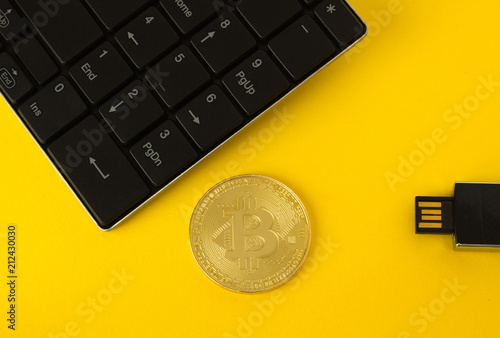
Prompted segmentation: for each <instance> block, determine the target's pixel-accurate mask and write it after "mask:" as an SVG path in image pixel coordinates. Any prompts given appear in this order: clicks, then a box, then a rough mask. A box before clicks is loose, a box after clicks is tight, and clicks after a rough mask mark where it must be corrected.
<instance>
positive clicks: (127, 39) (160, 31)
mask: <svg viewBox="0 0 500 338" xmlns="http://www.w3.org/2000/svg"><path fill="white" fill-rule="evenodd" d="M178 39H179V37H178V36H177V34H176V33H175V31H174V29H173V28H172V27H171V26H170V25H169V24H168V22H167V20H165V18H164V17H163V15H161V13H160V11H159V10H158V9H156V8H154V7H151V8H149V9H147V10H146V11H145V12H144V13H142V14H141V15H139V16H138V17H137V18H136V19H134V20H133V21H132V22H130V23H129V24H128V25H127V26H125V27H124V28H123V29H122V30H120V31H119V32H118V33H117V34H116V40H117V41H118V43H119V44H120V46H121V47H122V48H123V49H124V50H125V52H126V53H127V55H128V56H129V57H130V59H131V60H132V61H133V62H134V64H135V65H136V66H137V68H143V67H144V66H146V65H147V64H149V63H150V62H151V61H153V60H154V59H156V58H157V57H158V56H159V55H160V54H162V53H163V52H165V51H166V50H168V49H169V48H171V47H172V46H173V45H174V44H175V43H176V42H177V40H178Z"/></svg>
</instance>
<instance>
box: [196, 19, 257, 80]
mask: <svg viewBox="0 0 500 338" xmlns="http://www.w3.org/2000/svg"><path fill="white" fill-rule="evenodd" d="M191 43H192V44H193V45H194V46H195V48H196V49H197V50H198V52H199V53H200V54H201V56H202V57H203V58H204V59H205V61H206V62H207V63H208V65H209V66H210V68H212V70H213V71H214V72H215V73H220V72H222V71H223V70H224V69H226V68H227V67H229V66H230V65H231V64H232V63H233V62H235V61H236V60H237V59H238V58H239V57H240V56H242V55H243V54H245V53H246V52H247V51H249V50H250V49H251V48H252V47H253V46H255V44H256V42H255V39H254V38H253V37H252V35H251V34H250V33H249V32H248V31H247V29H246V28H245V26H243V24H242V23H241V22H240V20H238V18H236V16H235V15H234V14H233V13H227V14H225V15H224V17H223V18H217V19H215V20H214V21H213V22H212V23H210V24H209V25H208V26H207V27H205V28H203V29H202V30H201V31H200V32H199V33H197V34H196V35H195V36H194V37H193V39H192V40H191Z"/></svg>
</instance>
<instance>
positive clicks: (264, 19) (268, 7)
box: [237, 0, 302, 38]
mask: <svg viewBox="0 0 500 338" xmlns="http://www.w3.org/2000/svg"><path fill="white" fill-rule="evenodd" d="M237 8H238V11H239V12H240V13H241V15H243V17H244V18H245V20H247V21H248V23H249V24H250V26H252V28H253V29H254V30H255V31H256V32H257V34H259V37H261V38H265V37H267V36H268V35H270V34H271V33H273V32H274V31H275V30H276V29H278V28H279V27H280V26H282V25H283V24H284V23H285V22H287V21H288V20H289V19H291V18H292V17H293V16H294V15H296V14H297V13H299V12H300V11H301V10H302V6H301V5H300V4H299V3H298V2H297V0H272V1H269V0H251V1H243V2H241V4H240V5H238V7H237Z"/></svg>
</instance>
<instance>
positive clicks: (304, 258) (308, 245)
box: [189, 174, 311, 295]
mask: <svg viewBox="0 0 500 338" xmlns="http://www.w3.org/2000/svg"><path fill="white" fill-rule="evenodd" d="M242 178H260V179H264V180H269V181H272V182H274V183H276V184H278V185H280V186H282V187H283V188H285V189H286V190H287V191H288V192H289V193H290V194H291V195H292V196H293V197H295V199H296V200H297V201H298V203H299V205H300V206H301V207H302V210H303V211H304V217H305V219H306V222H307V230H308V240H307V246H306V248H305V253H304V255H303V257H302V260H301V261H300V263H299V265H297V269H295V271H294V272H293V273H291V274H290V275H288V277H287V278H286V279H285V280H283V281H281V282H280V283H277V284H276V285H274V286H272V287H271V288H269V289H265V290H258V291H246V290H236V289H231V288H229V287H227V286H225V285H222V284H220V283H219V282H217V281H216V280H214V279H213V278H212V276H210V275H209V274H208V273H207V272H206V271H205V269H203V267H202V266H201V265H200V262H198V260H197V259H196V255H195V251H194V248H193V242H192V237H191V233H192V231H191V230H192V228H193V223H194V218H195V215H196V212H197V211H198V209H199V207H200V205H201V204H202V202H203V201H204V200H205V198H206V197H207V196H208V195H209V194H210V193H211V192H212V191H213V190H214V189H216V188H217V187H219V186H221V185H223V184H225V183H226V182H229V181H233V180H237V179H242ZM189 246H190V248H191V254H192V255H193V258H194V260H195V262H196V264H197V265H198V267H199V268H200V269H201V271H203V273H204V274H205V275H206V276H207V277H208V278H210V280H211V281H212V282H214V283H215V284H217V285H218V286H220V287H222V288H224V289H226V290H229V291H232V292H236V293H239V294H247V295H248V294H256V293H264V292H269V291H272V290H274V289H277V288H279V287H281V286H283V285H285V284H287V283H288V282H289V281H290V280H291V279H292V278H293V277H294V276H295V275H296V274H297V273H298V272H299V270H300V269H301V267H302V265H303V264H304V262H305V261H306V259H307V256H308V255H309V249H310V247H311V223H310V220H309V216H308V213H307V209H306V207H305V205H304V203H303V202H302V200H301V199H300V198H299V197H298V196H297V195H296V194H295V193H294V192H293V190H292V189H290V188H289V187H288V186H286V185H285V184H283V183H281V182H280V181H278V180H275V179H274V178H270V177H268V176H263V175H251V174H247V175H238V176H233V177H230V178H227V179H225V180H223V181H221V182H219V183H217V184H215V185H214V186H213V187H211V188H210V189H208V190H207V192H206V193H205V194H203V196H202V197H201V198H200V200H199V201H198V203H197V204H196V206H195V207H194V209H193V213H192V215H191V220H190V221H189Z"/></svg>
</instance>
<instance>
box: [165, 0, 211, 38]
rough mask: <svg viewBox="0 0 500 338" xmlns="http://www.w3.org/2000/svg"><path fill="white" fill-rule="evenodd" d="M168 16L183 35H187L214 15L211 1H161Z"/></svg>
mask: <svg viewBox="0 0 500 338" xmlns="http://www.w3.org/2000/svg"><path fill="white" fill-rule="evenodd" d="M160 4H161V5H162V6H163V8H164V9H165V11H167V13H168V15H169V16H170V18H171V19H172V21H174V22H175V24H176V25H177V27H178V28H179V29H180V30H181V32H182V33H183V34H187V33H189V32H190V31H192V30H193V29H194V28H196V27H197V26H198V25H200V24H201V23H203V22H204V21H205V20H207V19H208V18H210V17H211V16H212V15H214V14H215V6H214V2H213V1H200V0H182V1H180V0H161V1H160Z"/></svg>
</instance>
